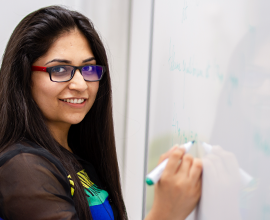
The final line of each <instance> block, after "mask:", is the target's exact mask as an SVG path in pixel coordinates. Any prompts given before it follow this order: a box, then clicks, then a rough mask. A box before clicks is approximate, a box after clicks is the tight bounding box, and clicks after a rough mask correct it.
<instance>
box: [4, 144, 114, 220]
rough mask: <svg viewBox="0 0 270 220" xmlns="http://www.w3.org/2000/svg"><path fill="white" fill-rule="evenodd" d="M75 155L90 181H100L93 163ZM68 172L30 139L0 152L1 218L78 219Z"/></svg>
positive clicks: (98, 182)
mask: <svg viewBox="0 0 270 220" xmlns="http://www.w3.org/2000/svg"><path fill="white" fill-rule="evenodd" d="M75 156H76V155H75ZM76 158H77V160H78V161H79V162H80V164H81V165H82V167H83V168H84V170H85V172H86V173H87V174H88V176H89V177H90V179H91V181H93V182H94V183H95V184H96V185H99V184H101V183H100V181H99V178H98V175H97V174H96V171H95V169H94V167H93V166H92V164H91V163H89V162H86V161H84V160H82V159H81V158H79V157H78V156H76ZM68 175H69V174H68V172H67V171H66V170H65V168H64V167H63V165H62V164H61V162H60V161H59V160H58V159H56V157H54V156H53V155H52V154H51V153H50V152H49V151H47V150H46V149H44V148H42V147H40V146H38V145H36V144H34V143H33V142H30V141H24V142H23V143H18V144H15V145H12V146H10V147H8V148H7V149H5V150H4V151H3V152H1V154H0V219H1V218H2V219H28V220H31V219H33V220H41V219H50V220H54V219H55V220H56V219H65V220H71V219H72V220H78V216H77V213H76V210H75V207H74V201H73V198H72V195H71V186H70V180H69V179H68ZM111 208H112V210H113V216H114V219H117V210H116V208H115V206H114V205H113V204H111ZM93 217H94V216H93Z"/></svg>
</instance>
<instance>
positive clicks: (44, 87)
mask: <svg viewBox="0 0 270 220" xmlns="http://www.w3.org/2000/svg"><path fill="white" fill-rule="evenodd" d="M40 75H41V76H39V77H37V76H36V75H33V76H32V89H31V91H32V96H33V99H34V101H35V102H36V103H37V105H38V107H39V108H40V110H41V111H42V112H43V114H44V115H46V114H47V113H49V112H51V111H52V110H53V109H54V106H55V105H56V104H57V98H56V95H57V94H58V90H59V89H60V90H61V88H60V86H59V85H58V86H57V85H56V84H55V83H53V82H51V81H50V79H49V77H48V76H47V77H44V76H43V74H40Z"/></svg>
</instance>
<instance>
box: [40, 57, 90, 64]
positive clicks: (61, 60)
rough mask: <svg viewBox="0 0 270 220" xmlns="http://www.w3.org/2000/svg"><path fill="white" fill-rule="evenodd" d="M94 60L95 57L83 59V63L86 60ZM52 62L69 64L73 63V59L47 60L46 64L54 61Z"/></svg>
mask: <svg viewBox="0 0 270 220" xmlns="http://www.w3.org/2000/svg"><path fill="white" fill-rule="evenodd" d="M92 60H95V57H90V58H87V59H85V60H83V61H82V62H83V63H86V62H89V61H92ZM52 62H58V63H68V64H71V61H70V60H63V59H53V60H51V61H49V62H47V63H46V64H45V65H47V64H49V63H52Z"/></svg>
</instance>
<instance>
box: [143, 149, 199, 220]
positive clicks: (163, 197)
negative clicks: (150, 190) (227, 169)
mask: <svg viewBox="0 0 270 220" xmlns="http://www.w3.org/2000/svg"><path fill="white" fill-rule="evenodd" d="M184 154H185V149H184V148H179V147H176V146H175V147H173V148H172V149H171V150H170V151H169V152H167V153H166V154H164V155H162V156H161V157H160V161H159V163H161V162H162V161H163V160H165V159H166V158H168V157H169V161H168V163H167V166H166V168H165V169H164V171H163V173H162V176H161V178H160V180H159V182H158V183H156V184H155V196H154V203H153V207H152V210H151V211H150V213H149V215H148V216H147V217H146V219H147V220H150V219H158V220H174V219H177V220H184V219H185V218H186V217H187V216H188V215H189V214H190V213H191V211H192V210H193V209H194V207H195V206H196V204H197V203H198V201H199V198H200V195H201V173H202V162H201V160H200V159H194V158H193V157H192V156H191V155H189V154H185V155H184ZM180 160H182V161H181V163H179V162H180Z"/></svg>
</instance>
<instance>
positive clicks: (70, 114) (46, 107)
mask: <svg viewBox="0 0 270 220" xmlns="http://www.w3.org/2000/svg"><path fill="white" fill-rule="evenodd" d="M87 64H92V65H93V64H96V60H95V57H94V55H93V52H92V50H91V48H90V45H89V43H88V41H87V40H86V38H85V37H84V36H83V35H82V34H81V33H80V31H78V30H77V29H74V30H72V31H70V32H68V33H65V34H63V35H61V36H60V37H59V38H58V39H57V40H56V41H55V42H54V43H53V44H52V46H51V48H50V49H49V50H48V52H47V53H46V54H45V55H44V56H42V57H40V58H39V59H38V60H37V61H36V62H34V63H33V66H43V67H52V66H57V65H72V66H83V65H87ZM31 78H32V96H33V98H34V100H35V102H36V103H37V105H38V106H39V108H40V109H41V111H42V113H43V114H44V116H45V118H46V119H47V123H49V126H54V125H60V126H61V125H64V124H66V125H71V124H77V123H79V122H81V121H82V120H83V118H84V117H85V115H86V114H87V112H88V111H89V110H90V109H91V107H92V105H93V103H94V101H95V98H96V95H97V92H98V88H99V82H87V81H85V80H84V79H83V77H82V75H81V73H80V71H79V70H76V72H75V74H74V77H73V78H72V79H71V80H70V81H68V82H52V81H51V80H50V77H49V73H47V72H41V71H33V73H32V77H31ZM75 99H77V101H78V100H79V99H84V102H83V103H81V104H79V103H71V102H72V100H73V102H74V100H75ZM67 101H69V102H67ZM79 101H82V100H79ZM75 102H76V101H75Z"/></svg>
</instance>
